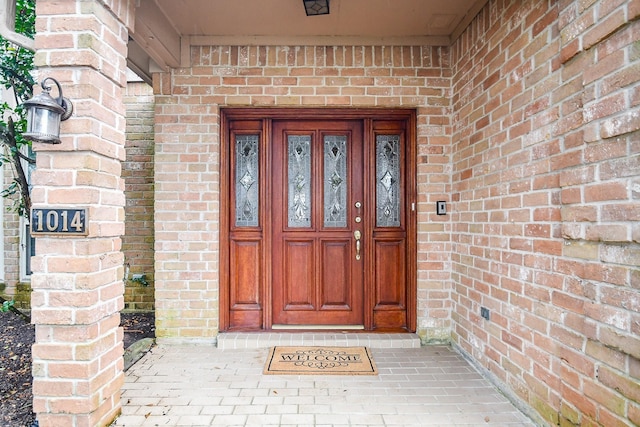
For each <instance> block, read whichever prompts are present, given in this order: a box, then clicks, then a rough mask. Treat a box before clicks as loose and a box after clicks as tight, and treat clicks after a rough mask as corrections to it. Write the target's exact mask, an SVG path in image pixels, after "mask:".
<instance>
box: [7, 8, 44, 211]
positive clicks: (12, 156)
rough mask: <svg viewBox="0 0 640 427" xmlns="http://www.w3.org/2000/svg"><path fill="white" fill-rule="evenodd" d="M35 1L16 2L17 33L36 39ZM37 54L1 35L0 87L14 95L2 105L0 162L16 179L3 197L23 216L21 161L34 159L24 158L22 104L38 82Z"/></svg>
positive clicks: (25, 205)
mask: <svg viewBox="0 0 640 427" xmlns="http://www.w3.org/2000/svg"><path fill="white" fill-rule="evenodd" d="M35 18H36V14H35V0H16V23H15V30H16V32H17V33H20V34H23V35H25V36H27V37H31V38H33V36H34V33H35ZM33 55H34V53H33V52H31V51H30V50H28V49H24V48H22V47H20V46H17V45H15V44H13V43H11V42H9V41H8V40H6V39H4V38H3V37H2V36H0V85H2V87H3V88H4V90H10V91H11V92H12V93H13V98H14V101H15V102H14V103H11V105H10V104H9V103H7V102H2V103H0V144H2V146H3V147H4V148H5V150H4V152H3V153H0V163H2V164H10V165H12V166H13V170H14V180H13V182H12V183H11V184H9V185H8V186H7V187H6V188H5V189H4V190H2V192H0V194H1V195H2V196H3V197H11V196H14V195H16V196H17V199H16V200H15V204H14V210H16V211H17V212H18V213H20V214H21V215H24V214H26V213H27V212H28V209H29V207H30V204H31V202H30V199H29V188H28V185H27V179H26V174H25V172H24V169H23V167H22V164H21V163H22V162H21V159H22V161H23V162H26V163H28V164H31V163H33V160H32V159H30V158H28V157H27V156H24V155H22V152H23V151H24V148H23V147H24V146H25V145H26V146H29V142H28V141H26V140H25V139H23V138H22V133H23V132H24V131H25V129H26V117H25V111H24V108H23V107H22V105H21V104H22V103H23V102H24V101H26V100H27V99H29V98H30V97H31V94H32V88H33V86H34V84H35V81H34V79H33V76H32V71H33Z"/></svg>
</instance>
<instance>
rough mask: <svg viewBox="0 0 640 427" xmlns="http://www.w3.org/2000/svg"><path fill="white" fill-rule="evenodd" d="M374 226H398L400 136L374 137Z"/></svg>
mask: <svg viewBox="0 0 640 427" xmlns="http://www.w3.org/2000/svg"><path fill="white" fill-rule="evenodd" d="M376 226H377V227H399V226H400V136H399V135H377V136H376Z"/></svg>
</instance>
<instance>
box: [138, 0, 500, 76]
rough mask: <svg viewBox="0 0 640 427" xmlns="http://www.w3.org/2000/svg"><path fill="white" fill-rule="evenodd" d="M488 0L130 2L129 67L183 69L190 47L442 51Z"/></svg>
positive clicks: (145, 70)
mask: <svg viewBox="0 0 640 427" xmlns="http://www.w3.org/2000/svg"><path fill="white" fill-rule="evenodd" d="M487 1H488V0H330V13H329V14H328V15H320V16H306V14H305V11H304V7H303V4H302V0H137V4H136V17H135V27H134V31H133V33H132V34H131V39H130V42H129V64H130V66H131V68H132V69H134V71H136V72H137V73H138V74H141V73H144V74H147V75H150V73H152V72H153V71H154V69H156V68H157V70H160V69H167V68H173V67H180V66H186V65H188V62H189V47H190V46H194V45H303V44H311V45H383V44H384V45H396V46H397V45H449V44H450V43H451V42H452V41H453V40H455V39H456V38H457V37H458V36H459V35H460V34H461V33H462V31H463V30H464V29H465V28H466V27H467V25H469V23H470V22H471V20H472V19H473V18H474V17H475V16H476V15H477V13H478V12H479V11H480V10H481V9H482V7H483V6H484V5H485V4H486V3H487Z"/></svg>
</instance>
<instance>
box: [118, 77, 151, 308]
mask: <svg viewBox="0 0 640 427" xmlns="http://www.w3.org/2000/svg"><path fill="white" fill-rule="evenodd" d="M124 103H125V106H126V109H127V115H126V120H127V128H126V138H127V141H126V146H125V149H126V159H125V161H124V162H123V163H122V178H123V179H124V182H125V191H124V192H125V198H126V206H125V223H126V229H125V235H124V236H123V237H122V251H123V253H124V257H125V274H126V276H127V277H126V281H125V292H124V308H125V310H134V311H139V310H143V311H144V310H153V309H154V286H153V280H154V265H153V262H154V256H153V242H154V240H153V232H154V227H153V188H154V186H153V170H154V168H153V151H154V129H153V128H154V109H155V103H154V97H153V90H152V88H151V86H149V85H147V84H146V83H144V82H129V83H128V84H127V88H126V94H125V97H124ZM134 275H144V278H143V280H133V279H134Z"/></svg>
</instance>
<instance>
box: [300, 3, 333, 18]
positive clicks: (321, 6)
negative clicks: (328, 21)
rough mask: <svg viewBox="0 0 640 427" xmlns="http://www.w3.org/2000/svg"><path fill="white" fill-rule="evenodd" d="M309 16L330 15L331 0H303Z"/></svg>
mask: <svg viewBox="0 0 640 427" xmlns="http://www.w3.org/2000/svg"><path fill="white" fill-rule="evenodd" d="M302 3H304V11H305V12H307V16H314V15H328V14H329V0H302Z"/></svg>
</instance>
